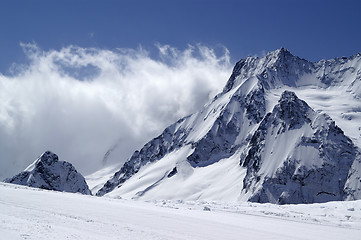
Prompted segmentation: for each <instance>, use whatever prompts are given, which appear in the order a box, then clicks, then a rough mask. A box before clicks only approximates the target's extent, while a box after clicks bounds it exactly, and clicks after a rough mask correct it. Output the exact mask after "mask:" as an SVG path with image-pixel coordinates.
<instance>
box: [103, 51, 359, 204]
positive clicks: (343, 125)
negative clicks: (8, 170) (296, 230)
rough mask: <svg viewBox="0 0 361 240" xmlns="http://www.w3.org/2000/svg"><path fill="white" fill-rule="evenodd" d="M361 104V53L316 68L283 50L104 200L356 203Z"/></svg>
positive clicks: (249, 66) (234, 81) (126, 173)
mask: <svg viewBox="0 0 361 240" xmlns="http://www.w3.org/2000/svg"><path fill="white" fill-rule="evenodd" d="M335 93H336V95H335ZM298 94H299V96H301V97H300V99H303V100H305V101H306V102H305V101H302V100H300V99H299V98H298V97H297V95H298ZM360 97H361V54H357V55H355V56H352V57H350V58H337V59H333V60H328V61H326V60H322V61H320V62H317V63H312V62H309V61H307V60H304V59H301V58H299V57H296V56H293V55H292V54H291V53H290V52H289V51H287V50H286V49H284V48H281V49H279V50H276V51H274V52H270V53H268V54H267V55H266V56H265V57H263V58H258V57H248V58H246V59H243V60H241V61H239V62H238V63H237V64H236V66H235V67H234V69H233V73H232V75H231V77H230V78H229V80H228V82H227V84H226V86H225V88H224V90H223V92H222V93H220V94H218V95H217V96H216V97H215V98H214V99H213V100H212V101H211V102H210V103H209V104H207V105H206V106H205V107H204V108H203V109H201V110H200V111H199V112H197V113H195V114H193V115H190V116H187V117H185V118H183V119H180V120H179V121H177V122H176V123H174V124H173V125H171V126H169V127H168V128H166V129H165V130H164V132H163V133H162V134H161V135H160V136H158V137H157V138H154V139H153V140H151V141H150V142H148V143H147V144H146V145H145V146H144V147H143V148H142V149H141V150H140V151H136V152H135V153H134V154H133V155H132V156H131V157H130V159H129V160H128V161H127V162H126V163H125V164H124V165H123V166H122V167H121V168H120V170H119V171H117V172H116V173H115V174H114V175H113V176H112V177H111V178H110V179H109V180H108V181H107V182H106V183H105V185H104V186H103V187H102V188H101V189H100V190H99V191H98V192H97V195H98V196H103V195H105V194H107V195H108V196H114V197H119V196H120V197H125V198H142V199H183V200H199V199H203V200H222V201H229V200H237V199H238V200H250V201H259V202H276V203H311V202H325V201H331V200H344V199H349V200H350V199H359V198H360V197H361V184H360V176H361V169H360V166H361V164H360V161H361V160H360V153H359V152H360V147H361V134H360V133H361V127H360V124H359V123H360V120H361V101H360Z"/></svg>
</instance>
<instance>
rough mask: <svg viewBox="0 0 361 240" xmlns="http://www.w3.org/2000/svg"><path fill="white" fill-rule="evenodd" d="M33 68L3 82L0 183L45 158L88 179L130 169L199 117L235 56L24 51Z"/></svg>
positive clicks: (194, 51)
mask: <svg viewBox="0 0 361 240" xmlns="http://www.w3.org/2000/svg"><path fill="white" fill-rule="evenodd" d="M21 46H22V48H23V49H24V53H25V54H26V56H27V58H28V60H29V61H28V63H27V64H23V65H19V64H16V65H14V66H13V68H12V70H11V74H8V75H4V74H0V158H1V160H0V177H9V176H11V175H13V174H15V173H17V172H19V171H21V170H23V169H24V168H25V167H26V166H27V165H28V164H30V163H31V162H32V161H33V160H34V159H35V158H36V157H37V156H38V155H39V154H41V153H42V152H44V151H45V150H52V151H54V152H55V153H57V154H58V155H59V156H60V158H61V159H62V160H66V161H70V162H72V163H73V164H74V165H75V166H76V168H78V169H79V170H80V172H82V173H85V174H87V173H90V172H92V171H95V170H97V169H98V168H100V167H101V166H102V164H104V163H103V162H102V160H103V156H104V154H105V153H106V152H107V150H109V148H111V147H114V146H117V147H116V149H117V154H116V156H115V157H113V158H112V159H110V160H109V161H110V162H109V163H108V164H111V163H114V162H118V161H119V162H121V161H123V162H124V161H125V160H126V159H127V158H128V157H129V156H130V155H131V154H132V152H133V151H134V150H136V149H138V148H139V147H141V146H142V144H144V143H145V142H147V141H148V140H150V139H151V138H153V137H155V136H156V135H157V134H159V133H160V132H161V131H162V130H163V129H164V128H165V127H166V126H167V125H169V124H171V123H172V122H174V121H176V120H178V119H179V118H181V117H183V116H185V115H188V114H190V113H192V112H195V111H197V110H198V109H200V108H201V107H202V106H203V105H204V104H205V103H206V102H207V101H208V100H209V99H210V98H212V97H213V96H214V95H215V94H217V93H218V92H219V91H221V89H222V88H223V86H224V85H225V82H226V80H227V79H228V77H229V75H230V73H231V65H230V60H229V53H228V51H227V49H223V53H222V54H216V53H215V50H214V49H211V48H208V47H206V46H203V45H196V46H191V45H190V46H188V47H187V48H186V49H185V50H179V49H176V48H173V47H171V46H168V45H160V44H159V45H157V46H156V49H157V52H158V55H157V56H154V57H152V56H151V55H150V53H149V52H148V51H146V50H144V49H142V48H138V49H115V50H107V49H98V48H82V47H77V46H68V47H64V48H62V49H60V50H49V51H44V50H42V49H40V48H39V47H38V46H37V45H36V44H34V43H32V44H21Z"/></svg>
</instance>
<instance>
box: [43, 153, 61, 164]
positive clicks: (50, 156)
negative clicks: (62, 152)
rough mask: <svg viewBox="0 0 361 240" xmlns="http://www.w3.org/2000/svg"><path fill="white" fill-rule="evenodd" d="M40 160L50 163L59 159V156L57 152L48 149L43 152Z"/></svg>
mask: <svg viewBox="0 0 361 240" xmlns="http://www.w3.org/2000/svg"><path fill="white" fill-rule="evenodd" d="M39 160H40V161H41V162H43V163H46V164H48V165H50V164H52V163H54V162H57V161H59V157H58V155H56V154H55V153H53V152H51V151H46V152H44V153H43V154H41V156H40V157H39Z"/></svg>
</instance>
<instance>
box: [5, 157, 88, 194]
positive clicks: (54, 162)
mask: <svg viewBox="0 0 361 240" xmlns="http://www.w3.org/2000/svg"><path fill="white" fill-rule="evenodd" d="M4 182H7V183H13V184H19V185H25V186H29V187H35V188H42V189H47V190H54V191H61V192H71V193H82V194H87V195H89V194H91V192H90V190H89V187H88V185H87V183H86V182H85V179H84V177H83V176H82V175H81V174H80V173H78V172H77V171H76V170H75V168H74V167H73V165H72V164H71V163H69V162H65V161H59V158H58V156H57V155H56V154H54V153H52V152H50V151H47V152H45V153H43V154H42V155H41V156H40V157H39V158H38V159H36V160H35V161H34V162H33V163H32V164H31V165H29V166H28V167H27V168H26V169H25V170H24V171H23V172H21V173H19V174H17V175H16V176H14V177H12V178H8V179H5V181H4Z"/></svg>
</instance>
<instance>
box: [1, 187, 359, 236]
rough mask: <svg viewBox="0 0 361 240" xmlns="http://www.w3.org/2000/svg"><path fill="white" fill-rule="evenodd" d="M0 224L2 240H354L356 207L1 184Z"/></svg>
mask: <svg viewBox="0 0 361 240" xmlns="http://www.w3.org/2000/svg"><path fill="white" fill-rule="evenodd" d="M0 221H1V224H0V239H4V240H5V239H6V240H7V239H11V240H17V239H29V240H32V239H34V240H35V239H36V240H42V239H54V240H56V239H78V240H81V239H84V240H85V239H86V240H92V239H97V240H98V239H109V240H112V239H122V240H127V239H143V240H150V239H154V240H159V239H174V240H182V239H184V240H193V239H197V240H202V239H207V240H212V239H217V240H218V239H226V240H231V239H278V240H283V239H284V240H286V239H287V240H288V239H298V240H301V239H302V240H303V239H318V240H322V239H325V240H326V239H327V240H333V239H335V240H336V239H337V240H338V239H347V240H354V239H355V240H356V239H359V238H360V235H361V202H360V200H359V201H349V202H329V203H323V204H311V205H282V206H279V205H274V204H258V203H237V204H235V203H233V204H231V203H220V202H183V201H158V202H155V203H152V202H150V203H146V202H141V201H126V200H122V199H109V198H105V197H104V198H99V197H94V196H86V195H81V194H72V193H63V192H55V191H47V190H42V189H34V188H28V187H24V186H19V185H14V184H6V183H0Z"/></svg>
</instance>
